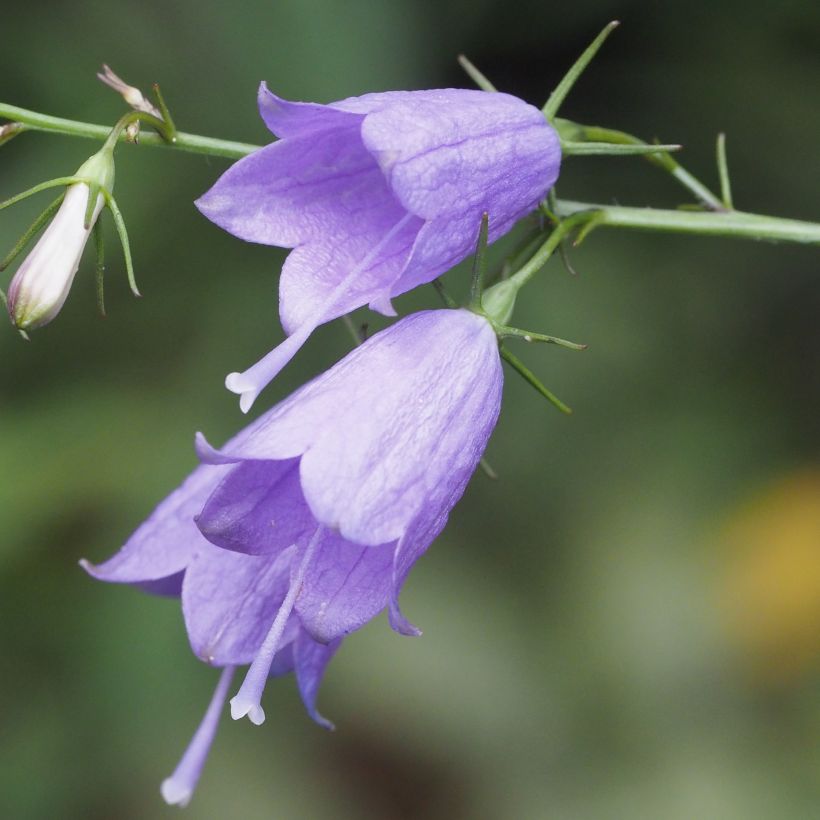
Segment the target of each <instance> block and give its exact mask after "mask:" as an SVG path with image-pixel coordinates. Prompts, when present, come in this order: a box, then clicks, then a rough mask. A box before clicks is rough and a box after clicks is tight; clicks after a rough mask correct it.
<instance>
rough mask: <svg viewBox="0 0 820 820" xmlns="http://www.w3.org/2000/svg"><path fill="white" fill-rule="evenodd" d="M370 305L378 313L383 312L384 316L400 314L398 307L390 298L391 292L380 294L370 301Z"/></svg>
mask: <svg viewBox="0 0 820 820" xmlns="http://www.w3.org/2000/svg"><path fill="white" fill-rule="evenodd" d="M368 307H369V308H370V310H372V311H375V312H376V313H381V314H382V316H398V314H397V313H396V309H395V308H394V307H393V302H392V301H391V300H390V294H389V293H382V294H380V295H379V296H377V297H376V298H375V299H373V300H372V301H371V302H370V304H369V305H368Z"/></svg>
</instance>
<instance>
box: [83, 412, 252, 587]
mask: <svg viewBox="0 0 820 820" xmlns="http://www.w3.org/2000/svg"><path fill="white" fill-rule="evenodd" d="M259 425H260V419H256V420H255V421H253V422H252V423H251V424H249V425H248V426H247V427H245V428H244V429H243V430H241V431H240V432H239V433H237V435H235V436H234V437H233V438H232V439H231V440H230V441H229V442H228V443H227V444H226V445H225V446H226V447H234V446H237V445H239V444H240V443H241V442H242V441H244V440H245V439H246V438H247V437H248V436H250V435H252V434H253V433H254V432H255V431H256V430H257V429H258V428H259ZM200 438H201V437H200ZM230 469H231V468H230V466H222V465H221V464H218V465H213V464H207V463H206V464H202V465H200V466H199V467H197V468H196V469H195V470H194V471H193V472H192V473H191V474H190V475H189V476H188V478H186V479H185V481H183V483H182V484H181V485H180V486H179V487H177V489H176V490H174V491H173V492H172V493H171V494H170V495H169V496H167V497H166V498H165V499H164V500H163V501H161V502H160V503H159V504H158V505H157V507H156V509H155V510H154V511H153V512H152V513H151V515H150V516H149V517H148V518H147V519H146V521H144V522H143V523H142V524H141V525H140V526H139V527H138V528H137V530H136V531H135V532H134V533H133V535H131V537H130V538H129V539H128V541H126V542H125V545H124V546H123V547H122V549H121V550H120V551H119V552H117V553H116V554H115V555H113V556H112V557H111V558H109V559H108V560H107V561H106V562H105V563H103V564H92V563H91V562H90V561H86V560H85V559H83V560H82V561H80V566H82V568H83V569H84V570H85V571H86V572H87V573H88V574H89V575H92V576H93V577H94V578H97V579H99V580H100V581H108V582H111V583H121V584H140V585H141V586H143V588H146V589H147V590H149V591H154V590H156V591H158V592H159V593H160V594H173V593H172V592H171V591H172V590H173V589H175V588H176V590H177V594H178V580H177V581H173V580H172V581H169V582H168V584H166V585H161V584H160V585H153V586H152V585H150V584H151V582H154V581H160V580H161V579H163V578H169V577H170V576H173V575H177V574H178V573H181V572H182V571H183V570H184V569H185V567H186V566H187V565H188V562H189V561H190V560H191V557H192V556H193V554H194V553H195V552H196V551H197V550H198V549H199V548H200V547H201V546H202V545H203V544H207V541H205V539H204V538H203V537H202V534H201V533H200V532H199V530H198V529H197V528H196V525H195V524H194V516H195V515H196V514H197V513H198V512H199V511H200V510H201V509H202V505H203V504H204V503H205V501H206V500H207V498H208V496H209V495H210V494H211V493H212V492H213V490H214V488H215V487H216V486H217V484H219V482H220V481H221V480H222V479H223V478H224V477H225V475H227V473H228V472H229V471H230ZM144 582H149V585H148V586H145V583H144Z"/></svg>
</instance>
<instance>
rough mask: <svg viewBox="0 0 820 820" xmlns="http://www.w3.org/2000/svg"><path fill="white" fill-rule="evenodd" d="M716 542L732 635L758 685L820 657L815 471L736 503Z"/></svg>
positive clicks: (819, 474) (819, 519) (819, 509)
mask: <svg viewBox="0 0 820 820" xmlns="http://www.w3.org/2000/svg"><path fill="white" fill-rule="evenodd" d="M721 540H722V543H723V544H724V545H725V553H724V554H725V555H726V558H727V573H726V576H725V582H724V585H723V588H722V590H721V598H722V604H723V610H724V612H725V614H726V623H727V626H728V629H729V633H730V635H731V637H732V638H733V639H734V642H735V643H736V644H737V646H738V649H739V650H740V651H741V652H742V654H743V655H744V656H745V657H746V658H747V660H748V661H749V663H750V666H751V668H752V671H753V673H754V674H755V676H756V677H758V678H760V679H761V680H760V682H761V683H770V684H790V683H793V682H795V681H796V679H797V678H799V677H801V676H802V675H803V674H805V673H806V672H807V671H809V670H810V669H811V668H812V667H814V666H815V665H817V664H818V660H820V470H809V471H802V472H799V473H795V474H793V475H791V476H788V477H787V478H785V479H782V480H780V481H779V482H777V483H776V484H774V485H772V486H770V487H768V488H767V489H766V490H765V491H764V492H763V493H761V494H760V495H758V496H757V497H756V498H753V499H752V500H751V501H750V502H748V503H745V504H744V505H742V506H741V507H740V508H739V509H738V510H737V511H736V512H735V513H734V515H733V516H732V518H731V520H730V521H729V523H728V525H727V527H726V529H725V530H724V532H723V534H722V537H721Z"/></svg>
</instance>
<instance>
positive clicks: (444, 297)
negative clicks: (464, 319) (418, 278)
mask: <svg viewBox="0 0 820 820" xmlns="http://www.w3.org/2000/svg"><path fill="white" fill-rule="evenodd" d="M430 284H431V285H432V286H433V287H434V288H435V289H436V293H437V294H438V295H439V298H440V299H441V301H442V302H444V306H445V307H448V308H457V307H458V302H456V300H455V299H453V297H452V296H450V294H449V293H447V289H446V288H445V287H444V283H443V282H442V281H441V279H433V281H432V282H431V283H430Z"/></svg>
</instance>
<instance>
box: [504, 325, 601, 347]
mask: <svg viewBox="0 0 820 820" xmlns="http://www.w3.org/2000/svg"><path fill="white" fill-rule="evenodd" d="M493 328H494V330H495V333H496V336H498V337H499V338H501V339H523V340H524V341H525V342H544V343H546V344H552V345H558V346H559V347H566V348H568V349H569V350H586V349H587V348H588V347H589V345H581V344H578V343H577V342H568V341H567V340H566V339H559V338H558V336H546V335H544V334H543V333H533V332H531V331H529V330H520V329H519V328H517V327H507V326H506V325H494V326H493Z"/></svg>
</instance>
